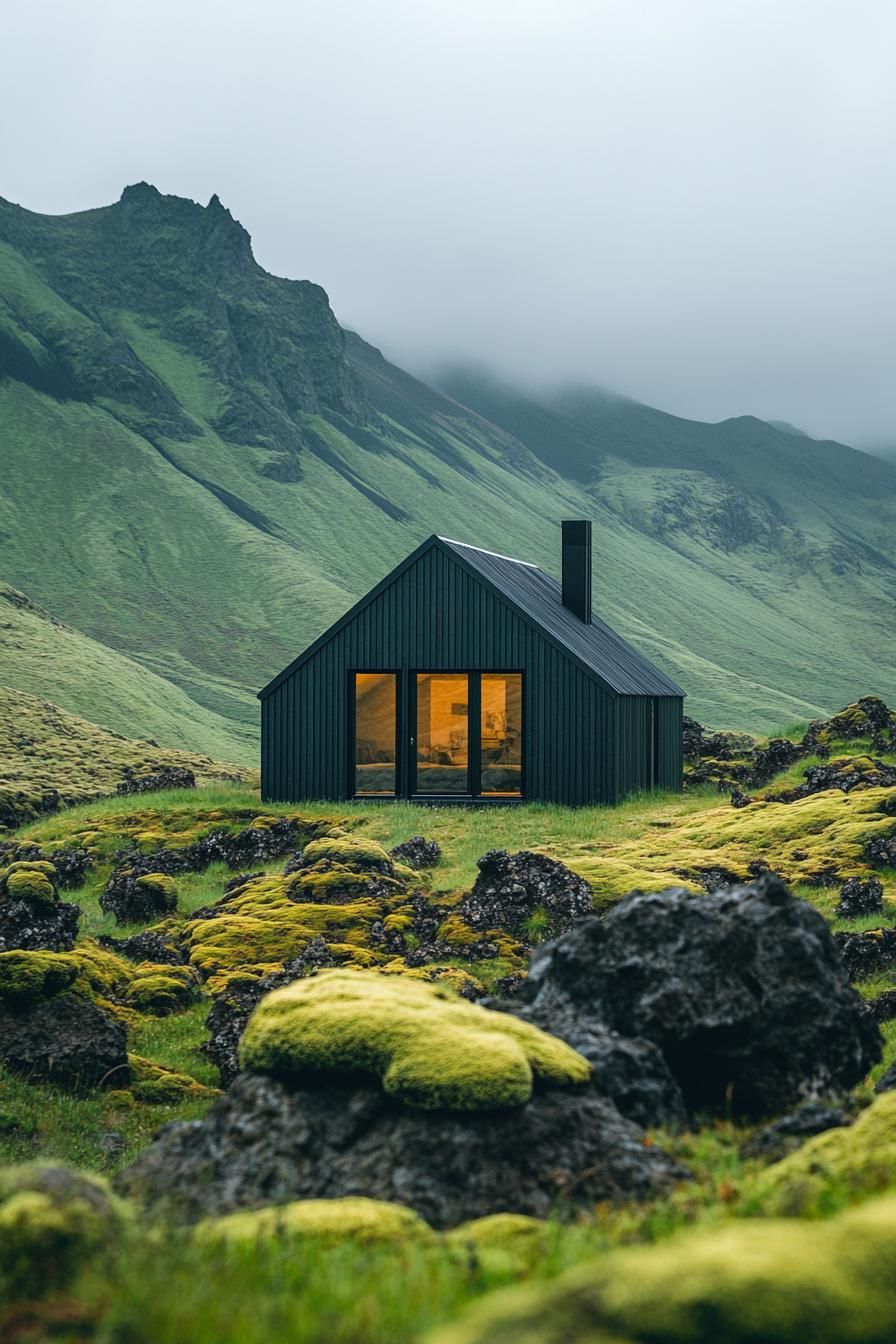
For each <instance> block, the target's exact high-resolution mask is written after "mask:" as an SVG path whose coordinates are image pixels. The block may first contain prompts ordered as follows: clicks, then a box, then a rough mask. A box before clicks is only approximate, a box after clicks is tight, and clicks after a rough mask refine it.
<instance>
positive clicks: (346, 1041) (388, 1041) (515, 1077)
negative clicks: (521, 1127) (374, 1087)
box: [240, 970, 591, 1111]
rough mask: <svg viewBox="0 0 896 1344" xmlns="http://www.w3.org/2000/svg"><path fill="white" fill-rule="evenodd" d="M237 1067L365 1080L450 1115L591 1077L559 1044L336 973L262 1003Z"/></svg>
mask: <svg viewBox="0 0 896 1344" xmlns="http://www.w3.org/2000/svg"><path fill="white" fill-rule="evenodd" d="M240 1059H241V1062H242V1064H243V1067H244V1068H247V1069H252V1070H255V1071H256V1072H261V1073H272V1074H275V1075H278V1076H285V1077H289V1078H293V1079H297V1080H300V1079H302V1078H308V1077H309V1076H312V1077H313V1076H315V1075H320V1074H322V1073H324V1074H336V1075H340V1074H341V1075H343V1076H346V1077H348V1078H351V1077H352V1076H357V1075H359V1074H363V1075H366V1076H372V1077H375V1078H377V1079H378V1081H379V1082H380V1083H381V1085H382V1087H383V1088H384V1090H385V1091H386V1092H388V1093H389V1094H390V1095H392V1096H395V1097H397V1098H398V1099H400V1100H401V1101H403V1102H405V1103H406V1104H407V1105H410V1106H419V1107H422V1108H425V1109H444V1110H457V1111H478V1110H493V1109H495V1108H500V1107H507V1106H521V1105H523V1104H524V1103H525V1102H527V1101H528V1100H529V1098H530V1097H531V1096H532V1091H533V1088H534V1087H535V1086H536V1085H540V1086H543V1087H544V1086H561V1087H562V1086H570V1085H573V1084H578V1083H585V1082H587V1080H588V1078H589V1077H590V1074H591V1066H590V1065H589V1064H588V1063H587V1061H586V1060H584V1059H583V1058H582V1057H581V1055H578V1054H577V1053H576V1052H575V1051H574V1050H572V1049H570V1047H569V1046H568V1045H565V1044H564V1043H563V1042H562V1041H559V1040H557V1039H556V1038H555V1037H553V1036H548V1035H547V1034H546V1033H545V1032H543V1031H539V1030H538V1029H537V1028H536V1027H532V1026H530V1025H529V1024H528V1023H525V1022H520V1021H518V1020H517V1019H516V1018H513V1017H510V1016H509V1015H507V1014H504V1013H495V1012H491V1011H489V1010H488V1009H486V1008H480V1007H478V1006H477V1005H475V1004H471V1003H466V1002H465V1001H463V1000H460V999H455V998H454V997H453V995H451V993H450V991H448V990H446V989H445V988H443V987H441V986H439V985H428V984H425V983H423V982H421V981H417V980H411V979H408V978H405V977H399V976H394V977H393V976H379V975H376V974H369V973H365V972H363V971H341V970H335V971H332V970H331V971H323V972H321V973H320V974H319V975H317V976H314V977H313V978H311V979H308V980H300V981H298V982H296V983H295V984H293V985H287V986H286V988H284V989H279V990H275V991H274V992H273V993H272V994H269V995H268V996H267V997H266V998H265V999H263V1000H262V1001H261V1003H260V1004H259V1005H258V1007H257V1008H256V1010H255V1012H254V1013H253V1015H252V1017H251V1019H250V1021H249V1025H248V1027H247V1028H246V1032H245V1034H244V1036H243V1039H242V1043H241V1046H240Z"/></svg>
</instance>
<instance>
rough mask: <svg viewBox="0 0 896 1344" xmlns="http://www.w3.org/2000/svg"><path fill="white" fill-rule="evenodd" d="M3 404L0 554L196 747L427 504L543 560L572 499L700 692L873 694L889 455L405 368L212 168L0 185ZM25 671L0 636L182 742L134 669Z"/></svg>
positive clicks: (633, 599)
mask: <svg viewBox="0 0 896 1344" xmlns="http://www.w3.org/2000/svg"><path fill="white" fill-rule="evenodd" d="M0 434H2V459H3V477H2V486H0V574H2V576H3V577H4V579H5V580H7V581H8V582H9V583H11V584H13V585H15V587H16V588H20V589H22V590H23V591H25V592H27V593H28V595H29V597H30V598H32V599H33V600H34V601H36V602H38V603H40V604H42V605H43V606H45V607H46V608H48V609H49V610H50V611H51V612H52V613H53V615H54V616H55V617H57V618H58V619H60V620H62V621H64V622H66V623H67V624H68V625H69V626H72V627H74V628H75V629H76V630H77V631H79V632H81V633H82V634H83V635H85V636H88V637H90V639H92V640H94V641H98V642H99V643H100V644H102V645H103V646H105V647H106V649H107V650H111V651H113V652H115V653H117V654H118V655H122V656H124V658H126V659H127V660H128V662H129V666H134V665H136V666H137V668H139V669H145V670H146V673H147V676H146V686H153V687H158V683H159V682H160V681H161V682H163V683H165V684H166V685H167V686H168V687H170V688H171V694H172V697H174V696H175V695H176V696H180V697H182V699H181V701H180V702H179V703H180V704H181V705H182V706H184V714H185V716H186V718H188V719H189V720H190V722H189V724H188V726H187V727H185V728H181V729H180V733H181V736H180V738H179V739H178V741H179V742H180V743H183V744H188V745H190V746H191V747H193V748H194V749H195V748H198V747H200V746H202V747H204V748H205V749H206V750H208V751H210V752H213V753H214V754H216V755H224V756H230V757H231V758H233V757H239V758H243V759H244V758H245V741H246V734H247V732H248V733H249V734H250V735H251V734H252V733H253V732H254V731H255V723H256V709H257V707H256V704H255V700H254V690H255V689H256V688H257V687H258V686H259V685H261V684H262V683H263V682H264V681H265V680H266V679H267V678H269V677H270V676H271V675H272V674H273V673H274V672H276V671H277V670H278V669H279V668H280V667H281V666H283V665H284V664H285V663H286V662H287V661H288V660H289V659H290V658H291V657H293V656H294V655H295V653H296V652H297V651H298V650H299V649H301V647H302V646H303V645H304V644H305V643H306V642H307V641H309V640H310V639H311V638H313V637H314V636H315V635H316V634H317V633H319V632H320V631H321V630H322V629H323V628H324V627H325V626H326V625H327V624H328V623H329V622H330V621H331V620H332V619H333V618H334V617H335V616H337V615H338V614H339V613H340V612H341V611H342V610H344V609H345V607H346V606H348V605H349V604H350V603H351V602H352V601H353V600H354V599H355V598H356V597H357V596H359V595H360V594H361V593H362V592H363V591H364V590H365V589H366V588H367V587H368V586H370V584H371V583H372V582H373V581H375V580H376V579H377V578H379V577H380V576H381V575H382V574H383V573H385V572H386V570H388V569H389V568H390V567H391V566H392V565H393V564H395V563H396V562H397V560H399V559H400V558H401V557H402V556H403V555H404V554H406V553H407V552H408V551H409V550H410V549H411V548H412V547H413V546H414V545H416V544H417V543H418V542H419V541H420V540H422V539H423V538H424V537H425V536H427V535H428V534H429V533H431V532H434V531H437V532H442V533H445V534H447V535H449V536H455V537H459V538H460V539H463V540H468V541H472V542H474V543H479V544H482V545H486V546H488V547H490V548H494V549H497V550H504V551H509V552H510V553H513V554H517V555H521V556H523V557H525V558H530V559H532V560H535V561H537V562H538V563H540V564H542V565H544V566H545V567H546V568H547V569H549V570H552V571H554V572H556V569H557V562H558V559H559V544H558V529H557V528H556V523H557V522H558V521H559V519H560V518H562V517H570V516H589V517H591V518H593V519H594V522H595V549H596V559H595V605H596V607H597V609H598V610H599V611H600V612H601V614H602V615H603V616H604V617H605V618H606V619H608V620H609V621H610V622H611V623H612V624H614V625H615V626H617V627H618V628H619V629H620V630H621V631H622V632H623V633H624V634H626V635H627V636H628V637H630V638H631V639H633V640H634V641H635V642H636V643H638V645H639V646H640V647H642V648H643V649H644V650H645V652H646V653H648V654H649V655H650V656H652V657H653V658H655V659H656V660H657V661H658V662H659V663H660V664H661V665H662V666H664V667H665V668H666V669H667V670H669V671H670V672H671V673H672V675H673V676H674V677H675V679H676V680H678V681H679V682H680V683H681V684H682V685H683V686H684V687H685V688H686V689H687V691H688V693H689V697H690V699H689V704H688V708H689V711H690V712H692V713H694V714H696V715H697V716H699V717H701V718H703V719H705V720H707V721H709V722H711V723H716V724H726V725H729V726H732V727H744V728H752V729H754V730H755V729H763V728H770V727H773V726H775V725H776V724H780V723H782V722H786V721H790V720H793V719H803V718H806V717H809V716H813V715H817V714H821V713H823V712H829V711H830V710H832V709H833V708H836V706H837V705H838V704H843V703H847V702H849V701H850V700H854V699H855V698H856V696H857V695H858V694H862V693H867V692H872V691H873V692H877V693H879V694H881V695H883V696H885V697H890V698H892V697H893V696H894V695H896V667H894V665H893V660H892V657H891V656H890V655H889V653H888V650H889V648H890V645H891V643H892V640H891V634H890V632H891V631H892V629H893V625H894V617H896V586H894V573H896V526H894V524H896V467H894V465H893V464H890V463H886V462H884V461H883V460H881V459H877V458H872V457H870V456H867V455H865V454H862V453H857V452H854V451H853V450H851V449H848V448H844V447H843V446H841V445H838V444H831V443H818V442H816V441H814V440H811V439H808V438H805V437H801V436H799V435H797V434H794V433H793V432H792V430H787V431H783V430H781V429H777V428H774V427H773V426H770V425H767V424H764V423H763V422H761V421H758V420H753V419H739V420H731V421H726V422H724V423H723V424H721V425H704V424H697V423H694V422H690V421H685V420H680V419H677V418H676V417H673V416H669V415H665V414H663V413H662V412H660V411H656V410H653V409H651V408H649V407H646V406H641V405H638V404H637V403H634V402H631V401H626V400H624V399H622V398H617V397H612V396H610V395H608V394H606V393H600V392H596V391H594V390H593V389H572V390H566V391H564V392H562V393H557V394H553V395H552V396H551V397H549V398H545V397H541V398H539V399H533V398H531V397H527V396H525V395H524V394H522V393H520V392H519V391H518V390H516V389H513V388H507V387H503V386H501V385H500V384H497V383H495V381H494V380H492V379H490V378H488V377H487V376H483V375H482V374H480V373H472V374H471V373H469V372H464V371H455V372H454V373H453V374H451V375H448V376H447V377H446V378H445V379H443V380H442V386H441V387H440V388H439V389H436V388H434V387H431V386H427V385H426V384H424V383H422V382H420V381H419V380H417V379H415V378H413V377H411V376H410V375H409V374H407V373H404V372H403V371H401V370H400V369H397V368H395V367H394V366H392V365H391V364H389V363H388V362H387V361H386V360H385V359H384V358H383V357H382V356H381V355H380V354H379V352H378V351H376V350H375V349H374V348H373V347H371V346H370V345H368V344H366V343H365V342H364V341H363V340H361V339H360V338H359V337H358V336H355V335H353V334H352V333H348V332H345V331H343V330H342V329H341V328H340V326H339V324H338V323H337V321H336V319H335V317H334V316H333V313H332V312H331V310H330V308H329V304H328V301H327V297H326V295H325V293H324V291H323V290H322V289H320V288H319V287H318V286H316V285H314V284H311V283H309V282H307V281H294V280H284V279H279V278H277V277H274V276H271V275H269V274H267V273H266V272H265V271H264V270H262V268H261V267H259V266H258V265H257V263H256V262H255V261H254V259H253V256H252V250H251V245H250V240H249V236H248V234H247V233H246V231H245V230H244V229H243V228H242V226H241V225H240V224H239V223H237V222H236V221H235V220H234V219H233V218H232V217H231V215H230V214H229V212H228V211H227V210H226V209H225V208H224V207H223V206H222V205H221V203H220V202H219V201H218V199H217V197H212V200H211V201H210V202H209V204H208V206H207V207H204V208H203V207H201V206H199V205H196V204H195V203H193V202H191V201H187V200H182V199H179V198H177V197H169V196H163V195H161V194H160V193H159V192H157V191H156V190H155V189H154V188H152V187H150V186H147V185H146V184H145V183H144V184H140V185H139V186H135V187H129V188H127V189H126V190H125V192H124V193H123V195H122V197H121V199H120V201H118V202H117V203H116V204H114V205H111V206H108V207H104V208H102V209H98V210H91V211H86V212H83V213H79V214H75V215H67V216H59V217H50V216H43V215H37V214H33V213H31V212H29V211H27V210H24V209H22V208H21V207H19V206H16V205H12V204H9V203H6V202H0ZM27 675H28V674H27V673H26V672H23V673H22V674H21V676H22V677H23V678H24V677H27ZM41 676H42V677H43V678H44V680H43V681H42V682H41V684H39V685H38V684H35V682H34V681H33V680H32V681H31V682H27V683H26V681H25V680H21V681H20V682H18V683H17V682H15V681H13V680H12V678H11V677H10V676H9V675H7V674H6V673H5V672H4V665H3V660H2V658H0V681H4V680H5V681H6V682H7V684H21V685H22V686H23V687H25V688H26V689H30V690H32V691H35V692H37V693H39V694H43V695H46V696H47V697H48V698H51V699H53V700H54V701H56V702H57V703H59V704H60V705H62V706H63V707H64V708H70V709H72V710H75V711H76V712H79V713H81V714H85V715H87V717H89V718H91V719H93V720H94V721H98V722H100V723H103V724H104V725H105V726H111V727H114V728H115V729H116V731H126V732H128V733H129V734H130V735H132V736H137V735H142V734H146V733H152V735H154V736H155V735H158V736H159V739H160V740H162V738H163V736H164V739H165V741H166V742H168V743H171V745H175V744H176V743H175V740H174V739H173V738H172V736H171V734H170V733H169V732H167V731H166V730H164V729H157V728H153V727H152V726H151V725H150V723H149V721H148V719H147V718H146V708H145V705H144V704H142V703H141V702H140V698H139V696H138V695H137V689H138V688H137V687H136V686H135V695H134V697H133V699H132V700H131V701H129V702H128V703H126V704H125V706H124V708H123V710H122V715H123V717H124V718H126V719H127V720H128V722H126V723H122V721H121V717H118V718H116V719H115V720H114V722H113V720H112V718H111V717H109V712H108V711H106V710H104V709H103V708H102V706H101V705H100V699H101V696H102V694H103V693H104V692H103V689H102V688H103V684H104V681H105V678H104V677H103V676H99V677H98V678H97V686H96V697H97V700H96V702H95V703H86V702H85V696H84V695H82V696H81V698H79V699H78V701H77V702H76V701H75V699H74V697H73V694H70V693H69V691H68V689H67V688H66V685H65V684H64V678H62V676H61V674H60V676H59V680H58V683H57V682H56V676H57V674H56V672H55V671H54V669H53V662H52V660H48V662H47V666H46V669H45V671H44V672H42V673H41ZM153 678H155V680H153ZM139 680H140V674H139V673H138V676H137V678H136V681H137V682H138V683H139ZM85 695H86V699H87V700H88V701H89V700H90V694H89V692H86V693H85ZM169 703H170V704H172V705H173V704H174V703H175V701H174V699H173V698H172V699H171V701H170V702H169ZM176 713H177V716H178V717H180V713H181V711H180V710H178V711H176ZM222 724H223V725H231V726H232V727H231V729H230V730H229V731H230V733H231V735H232V736H233V738H234V739H235V744H233V743H232V744H231V745H229V746H227V745H225V744H224V743H222V742H220V741H213V740H212V738H211V736H210V733H211V732H212V730H213V728H212V726H213V725H215V726H216V729H215V730H216V731H217V730H220V729H221V726H222ZM207 734H209V735H207ZM200 739H201V741H200ZM240 744H242V749H241V747H240Z"/></svg>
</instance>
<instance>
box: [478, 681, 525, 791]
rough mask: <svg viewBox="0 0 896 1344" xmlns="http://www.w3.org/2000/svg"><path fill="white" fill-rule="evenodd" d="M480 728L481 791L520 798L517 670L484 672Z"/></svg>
mask: <svg viewBox="0 0 896 1344" xmlns="http://www.w3.org/2000/svg"><path fill="white" fill-rule="evenodd" d="M480 731H481V738H480V742H481V746H482V782H481V785H480V788H481V791H482V792H483V793H488V794H492V795H495V794H499V795H502V796H503V797H506V798H519V797H520V796H521V786H522V760H523V755H522V745H523V678H522V676H521V675H520V673H519V672H483V674H482V724H481V730H480Z"/></svg>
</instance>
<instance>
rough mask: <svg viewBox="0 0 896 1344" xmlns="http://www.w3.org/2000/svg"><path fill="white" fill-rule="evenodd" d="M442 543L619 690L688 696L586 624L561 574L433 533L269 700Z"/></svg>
mask: <svg viewBox="0 0 896 1344" xmlns="http://www.w3.org/2000/svg"><path fill="white" fill-rule="evenodd" d="M433 546H437V547H438V548H439V549H440V550H443V551H446V552H447V553H448V554H450V555H451V556H452V557H453V558H454V559H455V560H457V561H458V562H459V563H460V564H461V565H462V566H463V567H464V568H465V569H466V570H468V571H469V572H470V573H472V574H473V575H474V577H475V578H477V579H479V580H480V581H481V582H482V583H484V584H485V586H486V587H487V588H489V589H491V591H492V592H493V593H495V594H496V595H497V596H498V597H499V598H501V599H502V600H503V601H504V602H506V603H507V605H508V606H509V607H510V608H511V609H512V610H513V611H515V612H516V614H517V615H518V616H520V617H521V618H522V619H523V620H524V621H526V622H527V623H528V624H530V625H533V626H535V627H536V628H537V629H538V630H539V631H540V632H541V633H542V634H543V635H544V637H545V638H546V639H547V640H549V641H550V643H552V644H553V645H554V646H555V647H556V648H558V649H560V650H561V652H563V653H565V654H566V655H567V656H568V657H570V658H571V659H572V660H573V662H575V663H577V664H578V665H579V666H580V667H581V668H582V669H583V670H584V671H585V672H587V673H589V674H590V675H591V676H594V677H596V678H597V679H598V680H599V681H601V682H603V684H604V685H605V686H607V687H608V688H609V689H610V690H611V691H615V692H616V693H617V694H618V695H668V696H684V691H683V690H682V689H681V687H680V686H676V684H675V682H674V681H672V680H671V679H670V678H669V677H667V676H666V675H665V673H663V672H661V671H660V670H659V668H658V667H655V666H654V664H653V663H651V662H650V660H649V659H648V658H645V657H644V655H643V654H642V653H639V652H638V651H637V649H635V648H633V647H632V645H631V644H629V643H628V642H627V641H626V640H624V639H623V638H622V636H621V635H617V633H616V631H615V630H611V628H610V627H609V626H608V625H606V624H605V623H604V622H603V621H602V620H600V619H599V617H596V616H592V619H591V624H590V625H585V624H584V622H582V621H580V620H579V619H578V617H577V616H574V615H573V613H572V612H571V611H569V610H568V609H567V608H566V607H564V605H563V599H562V589H561V587H560V584H559V583H558V582H557V580H556V579H552V578H551V577H550V575H549V574H545V573H544V571H543V570H541V569H539V568H538V566H537V565H533V564H530V563H529V562H528V561H525V560H514V559H513V558H512V557H511V556H508V555H499V554H497V552H495V551H484V550H480V549H479V547H477V546H468V545H466V544H465V543H464V542H461V541H452V540H451V539H450V538H448V537H439V536H436V535H433V536H431V537H428V538H427V539H426V541H424V542H423V543H422V544H421V545H420V546H418V547H417V549H416V550H415V551H412V552H411V554H410V555H409V556H407V557H406V558H405V559H404V560H402V562H401V564H399V565H396V567H395V569H392V570H390V571H389V573H388V574H387V575H386V576H385V578H383V579H381V580H380V582H379V583H378V584H376V585H375V587H373V588H371V589H370V591H369V592H368V593H365V595H364V596H363V597H362V598H361V599H360V601H358V602H356V603H355V605H354V606H353V607H351V608H350V609H349V610H348V611H347V612H346V613H345V615H344V616H340V618H339V620H338V621H336V622H335V623H334V624H333V625H331V626H330V627H329V629H327V630H325V631H324V633H323V634H322V635H320V636H319V638H318V639H316V640H315V641H314V643H313V644H309V646H308V648H307V649H305V650H304V651H303V652H302V653H300V654H299V656H298V657H297V658H294V659H293V661H292V662H291V663H290V664H289V665H288V667H285V668H284V669H283V671H282V672H279V673H278V674H277V676H276V677H274V678H273V680H271V681H269V682H268V684H267V685H266V686H264V687H263V688H262V689H261V690H260V691H259V692H258V698H259V700H264V699H265V698H266V697H267V696H269V695H270V694H271V692H272V691H274V690H276V689H277V687H278V686H279V685H280V684H281V683H282V682H284V681H285V680H286V679H287V677H290V676H291V675H292V674H293V672H295V671H297V669H298V668H299V667H301V666H302V664H303V663H305V662H307V660H308V659H309V658H310V657H311V656H312V655H313V654H315V653H316V652H317V650H318V649H319V648H321V647H322V645H324V644H326V643H327V641H328V640H330V639H332V637H333V636H334V635H336V634H338V632H339V631H340V630H342V629H343V628H344V627H345V626H346V625H348V624H349V622H350V621H352V620H353V619H354V618H355V616H356V615H357V614H358V612H360V611H362V610H363V609H364V607H366V606H367V605H368V603H369V602H372V601H373V600H374V598H375V597H378V596H379V594H380V593H381V592H383V590H384V589H385V588H387V587H388V586H389V584H390V583H392V582H393V580H394V579H396V578H398V576H399V575H400V574H403V573H404V572H405V570H407V569H409V568H410V567H411V565H412V564H414V562H415V561H416V560H417V559H418V558H419V557H420V556H421V555H422V554H423V553H424V552H425V551H428V550H429V549H430V548H431V547H433Z"/></svg>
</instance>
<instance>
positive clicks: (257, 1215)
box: [196, 1196, 436, 1246]
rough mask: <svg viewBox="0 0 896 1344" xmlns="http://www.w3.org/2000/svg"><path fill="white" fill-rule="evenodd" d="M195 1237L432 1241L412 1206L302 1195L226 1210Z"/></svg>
mask: <svg viewBox="0 0 896 1344" xmlns="http://www.w3.org/2000/svg"><path fill="white" fill-rule="evenodd" d="M196 1236H197V1237H198V1238H199V1239H200V1240H201V1241H205V1242H218V1241H222V1242H226V1243H230V1244H234V1243H237V1244H239V1243H243V1242H257V1241H267V1240H269V1239H272V1238H282V1239H285V1240H297V1241H302V1242H308V1241H313V1242H315V1243H317V1244H319V1245H322V1246H338V1245H341V1244H342V1243H344V1242H346V1241H349V1242H357V1243H360V1244H361V1245H363V1246H383V1245H386V1246H392V1245H397V1244H398V1243H401V1242H406V1241H414V1242H420V1243H423V1244H428V1243H435V1241H436V1234H435V1233H434V1232H433V1230H432V1228H431V1227H430V1226H429V1224H428V1223H425V1222H424V1221H423V1219H422V1218H421V1217H420V1216H419V1214H416V1213H414V1211H413V1210H412V1209H406V1208H405V1207H404V1205H402V1204H390V1203H387V1202H386V1201H384V1200H378V1199H365V1198H363V1197H361V1196H352V1197H349V1198H345V1199H304V1200H297V1201H295V1202H294V1203H291V1204H279V1205H276V1206H275V1207H272V1208H266V1209H253V1210H251V1211H249V1212H246V1213H231V1214H227V1215H226V1216H225V1217H222V1218H213V1219H209V1220H207V1221H206V1222H204V1223H200V1224H199V1226H198V1227H197V1229H196Z"/></svg>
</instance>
